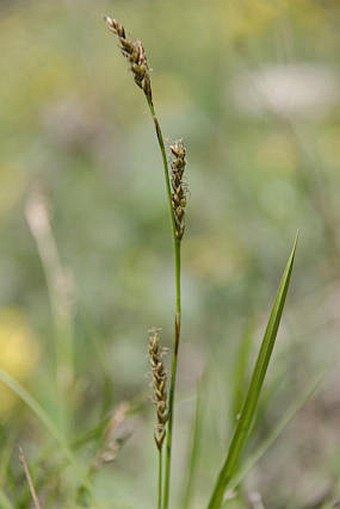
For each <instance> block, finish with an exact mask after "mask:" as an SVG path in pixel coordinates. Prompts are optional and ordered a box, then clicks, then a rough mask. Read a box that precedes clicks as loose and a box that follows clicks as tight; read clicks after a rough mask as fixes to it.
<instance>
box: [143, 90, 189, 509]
mask: <svg viewBox="0 0 340 509" xmlns="http://www.w3.org/2000/svg"><path fill="white" fill-rule="evenodd" d="M147 102H148V105H149V109H150V113H151V116H152V119H153V121H154V125H155V130H156V135H157V140H158V144H159V148H160V151H161V154H162V161H163V168H164V176H165V185H166V192H167V201H168V206H169V212H170V220H171V232H172V238H173V246H174V258H175V281H176V314H175V340H174V349H173V353H172V364H171V379H170V389H169V419H168V428H167V438H166V457H165V479H164V494H163V509H168V507H169V497H170V474H171V452H172V438H173V418H174V402H175V388H176V377H177V360H178V349H179V343H180V331H181V241H180V240H178V238H177V235H176V223H175V217H174V211H173V205H172V193H171V184H170V176H169V166H168V160H167V157H166V150H165V143H164V138H163V134H162V130H161V127H160V124H159V121H158V118H157V116H156V112H155V107H154V105H153V102H152V100H151V99H149V98H148V97H147Z"/></svg>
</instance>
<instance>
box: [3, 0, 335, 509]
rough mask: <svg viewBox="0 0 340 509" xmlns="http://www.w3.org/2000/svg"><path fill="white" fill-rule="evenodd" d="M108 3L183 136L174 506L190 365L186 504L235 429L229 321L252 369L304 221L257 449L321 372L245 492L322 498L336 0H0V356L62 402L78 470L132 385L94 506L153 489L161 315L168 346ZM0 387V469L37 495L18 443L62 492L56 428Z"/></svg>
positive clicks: (143, 165)
mask: <svg viewBox="0 0 340 509" xmlns="http://www.w3.org/2000/svg"><path fill="white" fill-rule="evenodd" d="M105 14H108V15H110V16H113V17H116V18H117V19H118V20H119V21H120V22H121V23H123V24H124V25H125V26H126V28H127V31H128V32H129V33H131V35H132V36H133V37H135V38H140V39H142V41H143V44H144V47H145V48H146V52H147V55H148V59H149V63H150V66H151V68H152V70H153V73H152V80H153V88H154V96H155V104H156V108H157V111H158V113H159V117H160V120H161V124H162V126H163V130H164V133H165V136H166V139H167V143H169V144H170V142H172V141H174V140H175V139H177V138H178V137H182V138H183V139H184V140H185V143H186V146H187V151H188V166H187V180H188V187H189V190H190V194H189V205H188V211H187V228H186V235H185V240H184V243H183V293H184V295H183V312H184V318H183V320H184V326H183V348H182V351H181V356H182V357H181V365H180V374H179V377H180V378H179V394H178V404H177V415H176V432H177V435H176V437H177V438H176V440H175V441H176V447H175V454H176V458H177V459H176V461H175V465H174V467H175V468H174V475H173V480H174V494H173V503H174V506H173V507H179V506H180V505H179V500H181V497H182V496H183V489H184V488H183V486H184V484H185V478H186V474H185V472H186V466H185V465H186V458H187V454H188V451H189V449H190V443H191V436H192V430H191V420H192V414H193V408H194V406H195V394H196V384H197V380H198V379H199V378H200V376H201V374H202V373H203V372H204V373H205V377H204V384H203V386H204V387H203V390H202V401H203V405H202V407H203V418H202V433H201V437H200V445H199V454H198V459H197V468H196V470H195V480H194V490H195V498H194V501H193V507H195V508H196V507H197V508H199V507H204V506H205V504H206V502H207V500H208V498H209V495H210V491H211V487H212V483H213V481H214V479H215V477H216V474H217V472H218V469H219V466H220V464H221V461H222V459H223V457H224V454H225V450H226V445H227V443H228V439H229V436H230V435H229V434H230V429H231V425H232V422H233V414H232V411H233V410H232V406H233V398H234V396H233V395H234V394H235V379H236V378H237V377H236V376H235V365H236V366H238V364H237V360H236V359H237V358H238V353H237V352H238V349H239V345H240V342H241V341H242V337H243V336H244V331H245V330H247V328H248V329H249V330H250V336H251V339H252V343H251V346H250V350H251V353H250V354H249V359H246V360H247V364H248V365H249V367H250V366H251V365H252V358H253V356H254V355H255V353H256V350H257V346H258V344H259V341H260V339H261V332H262V330H263V326H264V323H265V319H266V317H267V315H268V311H269V309H270V302H271V299H272V298H273V296H274V293H275V289H276V287H277V284H278V282H279V278H280V274H281V271H282V269H283V266H284V263H285V261H286V259H287V257H288V253H289V250H290V247H291V245H292V242H293V239H294V236H295V234H296V231H297V230H299V231H300V240H299V247H298V254H297V262H296V267H295V271H294V275H293V284H292V288H291V292H290V295H289V300H288V306H287V309H286V312H285V315H284V321H283V327H282V329H281V332H280V335H279V341H278V345H277V350H276V354H275V356H274V360H273V365H272V367H271V370H270V377H269V381H268V383H267V385H266V394H265V396H264V398H263V401H262V409H261V412H260V417H259V418H258V423H257V424H258V425H257V427H256V432H255V434H254V439H253V444H252V447H253V448H255V447H256V445H257V444H260V443H261V441H262V440H263V439H264V438H265V437H266V436H268V435H269V434H270V431H271V430H272V429H273V428H274V426H275V423H277V422H278V421H279V419H280V417H281V416H282V415H283V414H284V412H285V410H286V409H287V407H288V406H289V404H290V403H291V402H292V401H294V400H295V398H296V397H298V396H299V394H301V393H302V392H303V391H304V390H305V389H306V388H307V387H308V384H310V383H311V382H312V380H313V379H314V376H315V375H317V374H318V373H320V372H321V371H323V370H325V369H326V370H327V371H328V374H327V376H326V377H325V378H324V381H323V383H322V385H321V387H320V388H319V390H318V394H317V396H315V397H314V398H313V399H312V400H311V401H310V402H309V403H308V404H306V405H305V407H304V409H303V410H302V411H301V412H300V413H299V414H298V416H297V417H296V418H295V419H294V421H293V423H292V424H291V425H290V426H288V427H287V429H286V430H285V432H284V433H283V434H282V436H281V437H280V439H279V440H278V441H277V442H276V444H275V445H274V446H273V447H272V448H271V450H270V452H268V453H267V454H266V455H265V456H264V458H263V459H262V460H261V461H260V462H259V463H258V464H257V465H256V467H255V468H254V470H253V471H252V472H251V474H250V475H249V476H248V477H247V482H246V484H245V495H244V497H245V498H244V499H243V500H244V501H243V502H242V503H241V505H239V506H238V507H246V504H248V502H245V500H249V499H250V500H251V496H250V495H251V494H252V493H253V492H259V493H260V494H261V496H262V499H263V504H264V507H270V508H283V507H291V508H295V507H296V508H298V507H299V508H302V507H303V508H309V507H310V508H312V507H325V506H323V505H322V504H323V503H324V500H327V497H331V498H332V497H333V498H334V497H335V498H336V497H337V496H338V491H337V490H338V486H337V479H338V477H339V473H340V452H339V446H340V438H339V433H338V430H339V426H340V396H339V390H338V388H339V386H340V385H339V384H340V379H339V374H338V369H337V368H338V365H337V359H338V356H339V353H340V346H339V320H340V314H339V307H340V201H339V193H340V172H339V170H340V164H339V161H340V110H339V104H340V92H339V90H340V87H339V84H340V70H339V67H340V61H339V50H340V44H339V42H340V41H339V22H340V10H339V2H338V1H337V0H333V1H332V0H276V1H269V0H238V1H236V0H210V1H209V2H208V1H202V0H187V1H186V2H184V1H179V0H172V1H166V0H163V1H161V2H160V1H158V2H157V1H155V0H124V1H108V0H107V1H105V0H96V1H95V2H93V1H92V2H91V1H89V0H59V2H52V1H50V0H41V1H38V0H37V1H9V0H7V1H5V0H2V1H1V2H0V47H1V59H0V76H1V79H0V119H1V122H0V149H1V160H0V305H1V310H0V352H1V353H0V368H1V369H4V370H6V371H8V372H9V373H10V374H12V375H13V376H14V377H15V378H16V379H17V380H19V381H20V382H21V383H23V384H24V385H25V387H27V388H28V389H29V391H30V392H31V393H32V394H33V395H34V397H35V398H36V399H37V400H38V401H39V402H40V403H41V405H42V406H43V408H44V409H45V410H46V412H47V413H48V414H49V415H50V416H52V417H53V419H54V420H55V421H56V422H57V421H58V419H59V418H60V408H61V407H63V408H64V407H65V408H64V410H63V412H65V413H66V414H67V413H68V414H69V415H68V416H67V417H65V416H64V417H65V420H66V421H68V422H71V424H69V427H70V431H69V433H70V437H72V440H73V441H74V440H77V439H81V437H85V439H84V443H83V445H82V446H81V447H80V446H79V448H78V449H77V454H78V452H79V456H80V458H81V461H83V462H84V464H86V465H89V467H91V465H92V464H93V462H95V460H96V457H97V456H96V455H97V454H98V450H99V449H100V447H102V445H100V444H99V439H98V440H97V438H95V439H93V437H92V439H91V440H90V439H88V440H87V439H86V436H87V435H86V434H87V433H88V432H89V431H90V430H93V429H97V427H98V426H99V424H100V423H101V422H105V419H107V418H108V416H109V415H110V413H111V412H113V411H114V409H115V408H117V405H119V404H120V403H121V402H122V401H132V402H133V403H132V407H133V411H131V414H129V417H128V420H127V421H128V422H127V423H126V422H125V425H126V426H127V428H128V429H127V430H126V429H125V427H124V426H125V425H124V426H123V425H122V426H121V427H122V428H123V429H120V431H119V432H120V433H122V435H123V438H124V437H125V436H130V434H131V437H130V439H129V440H128V441H127V443H126V445H124V447H123V448H122V449H121V451H120V452H119V454H118V455H117V458H116V459H115V460H114V461H113V462H112V464H110V465H101V466H100V468H98V469H97V471H96V473H95V474H94V475H93V482H94V486H95V488H94V489H95V491H96V493H97V494H98V497H99V498H101V499H102V500H103V504H104V503H108V505H105V507H138V508H139V509H143V508H149V507H152V506H154V498H155V485H156V475H155V472H156V463H155V462H156V453H155V448H154V446H153V443H152V442H153V437H152V429H153V420H154V416H153V410H152V405H151V404H150V403H149V402H148V399H147V398H148V396H147V395H148V393H149V392H150V390H149V388H148V383H149V382H148V379H147V377H146V373H147V371H148V360H147V331H148V329H149V327H151V326H157V327H161V328H162V330H163V340H164V343H166V344H167V345H169V346H170V345H171V337H172V319H173V309H174V284H173V267H172V252H171V247H172V246H171V239H170V235H169V219H168V212H167V206H166V202H165V190H164V184H163V174H162V168H161V159H160V155H159V152H158V148H157V144H156V140H155V137H154V133H153V125H152V122H151V121H150V118H149V117H148V112H147V107H146V103H145V101H144V98H143V97H142V94H141V93H140V90H139V89H137V87H136V86H135V85H134V83H133V80H132V77H131V76H130V74H129V71H128V69H127V65H126V62H125V61H124V59H123V58H122V57H121V55H120V54H119V50H118V48H117V44H116V41H115V40H114V38H113V37H112V34H110V33H108V31H107V29H106V27H105V23H104V22H103V16H104V15H105ZM56 343H57V344H59V347H58V346H57V347H56ZM72 344H73V349H74V351H73V354H72V351H71V347H70V345H72ZM55 351H56V352H55ZM56 355H57V357H58V356H59V361H60V362H59V368H60V370H61V372H59V374H58V377H59V382H58V383H56V381H55V379H56V374H55V372H56V369H55V357H56ZM72 356H73V358H74V362H73V360H72ZM60 380H61V381H60ZM58 385H59V387H60V386H61V387H64V394H61V395H60V394H59V396H58V395H57V392H58V388H56V387H57V386H58ZM1 391H2V392H0V402H1V404H0V420H1V437H0V442H1V444H0V445H1V447H0V456H1V458H0V459H1V461H0V464H1V468H0V486H1V488H2V489H3V490H4V492H5V493H6V495H7V496H8V498H9V499H10V500H11V501H12V502H13V504H14V505H13V507H15V508H26V507H30V505H29V504H30V502H29V495H28V493H27V487H26V485H25V482H24V480H23V478H22V472H21V469H20V466H19V465H18V460H17V453H16V449H15V447H16V445H17V444H18V443H21V444H23V445H24V446H25V450H26V452H27V457H28V460H29V462H30V463H31V465H32V469H33V472H34V476H35V478H36V480H37V485H38V488H39V491H40V494H41V497H42V500H43V501H44V504H45V507H53V508H55V507H76V505H75V504H76V502H75V500H76V497H75V496H74V490H75V488H74V485H75V484H76V483H75V481H74V480H73V479H72V476H71V474H69V472H68V470H67V469H66V470H65V469H64V468H61V467H60V468H59V470H58V468H57V467H56V465H60V463H61V462H62V459H60V456H61V454H60V451H58V448H56V447H55V445H54V442H53V440H52V438H51V437H50V436H49V434H48V433H47V432H46V430H45V429H44V428H43V426H42V425H41V423H39V421H38V420H37V419H36V418H35V417H34V416H33V415H32V413H31V412H30V411H29V410H27V408H25V407H24V405H22V404H21V403H19V402H18V401H17V400H16V399H15V398H14V396H13V395H12V394H10V392H9V391H8V390H5V389H4V388H2V387H1ZM65 394H68V396H69V398H67V397H66V399H67V401H66V402H65ZM58 416H59V417H58ZM65 433H66V432H65ZM122 441H124V440H122ZM98 444H99V445H98ZM55 469H56V470H57V473H55ZM72 483H73V484H72ZM274 486H275V489H273V487H274ZM78 495H79V493H78ZM176 497H177V498H176ZM78 498H79V496H78ZM319 499H320V500H321V502H320V503H319V502H318V500H319ZM78 502H79V500H78ZM79 503H80V502H79ZM115 504H117V505H115ZM124 504H125V505H124ZM176 504H177V505H176ZM242 504H243V505H242ZM249 504H251V502H249ZM316 504H319V505H316ZM103 507H104V505H103ZM249 507H254V508H257V507H260V506H255V505H249Z"/></svg>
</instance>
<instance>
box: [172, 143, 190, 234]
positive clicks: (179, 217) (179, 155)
mask: <svg viewBox="0 0 340 509" xmlns="http://www.w3.org/2000/svg"><path fill="white" fill-rule="evenodd" d="M170 150H171V154H172V156H173V159H172V162H171V186H172V207H173V212H174V218H175V226H176V236H177V239H178V240H182V237H183V235H184V229H185V217H184V215H185V207H186V204H187V200H186V195H187V192H186V186H185V182H184V179H183V174H184V169H185V164H186V161H185V155H186V150H185V146H184V144H183V141H182V140H178V141H176V142H175V143H174V144H173V145H171V146H170Z"/></svg>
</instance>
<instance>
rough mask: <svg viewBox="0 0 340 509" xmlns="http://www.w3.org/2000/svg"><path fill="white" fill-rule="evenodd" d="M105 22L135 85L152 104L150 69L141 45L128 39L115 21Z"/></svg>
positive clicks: (109, 19)
mask: <svg viewBox="0 0 340 509" xmlns="http://www.w3.org/2000/svg"><path fill="white" fill-rule="evenodd" d="M105 21H106V24H107V27H108V29H109V30H110V31H111V32H113V33H114V34H115V35H116V36H117V37H118V40H119V43H120V49H121V52H122V54H123V55H124V57H125V58H126V59H127V60H128V61H129V63H130V69H131V71H132V73H133V75H134V80H135V83H136V84H137V85H138V86H139V88H141V89H142V90H143V92H144V94H145V96H146V98H147V100H148V101H149V102H152V90H151V79H150V69H149V66H148V62H147V59H146V55H145V51H144V48H143V45H142V43H141V42H140V41H133V40H131V39H129V38H128V37H127V36H126V32H125V28H124V27H123V25H121V24H120V23H118V21H116V20H115V19H113V18H110V17H109V16H106V18H105Z"/></svg>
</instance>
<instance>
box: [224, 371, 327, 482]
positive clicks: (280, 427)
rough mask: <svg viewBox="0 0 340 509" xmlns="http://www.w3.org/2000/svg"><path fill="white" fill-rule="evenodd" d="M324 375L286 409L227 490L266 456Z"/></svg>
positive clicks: (318, 385)
mask: <svg viewBox="0 0 340 509" xmlns="http://www.w3.org/2000/svg"><path fill="white" fill-rule="evenodd" d="M325 374H326V373H322V374H320V375H319V376H317V377H316V378H315V379H314V380H313V381H312V383H311V384H310V385H309V386H308V388H307V390H306V391H304V392H303V393H302V394H301V395H300V396H299V397H298V398H297V399H296V400H295V401H294V402H293V403H292V404H291V405H290V406H289V408H288V410H287V411H286V412H285V413H284V415H283V417H282V418H281V419H280V421H279V422H278V423H277V425H276V426H275V428H274V429H273V430H272V431H271V433H270V435H269V436H268V437H267V438H266V439H265V440H264V441H263V442H262V443H261V444H260V445H259V447H258V448H257V449H256V450H255V452H254V453H253V454H251V456H250V457H249V458H248V459H247V461H246V462H245V464H244V466H243V467H242V468H241V470H240V471H239V472H238V473H237V474H236V475H235V477H234V478H233V480H232V481H231V483H230V484H229V489H230V490H231V491H232V490H234V489H236V488H237V487H238V486H239V484H240V483H241V482H242V481H243V480H244V479H245V477H246V476H247V474H248V473H249V472H250V471H251V470H252V469H253V468H254V466H255V465H256V463H257V462H258V461H259V460H260V459H261V458H262V457H263V456H264V455H265V454H266V452H267V451H268V450H269V449H270V447H271V446H272V445H273V444H274V442H275V441H276V440H277V439H278V437H279V436H280V435H281V433H282V432H283V431H284V430H285V428H286V427H287V426H288V424H289V423H290V422H291V421H292V420H293V419H294V417H295V416H296V415H297V413H298V412H299V411H300V410H301V409H302V408H303V407H304V406H305V404H306V403H307V402H308V401H309V400H310V399H311V398H312V396H314V394H315V393H316V392H317V389H318V388H319V387H320V385H321V382H322V381H323V379H324V377H325Z"/></svg>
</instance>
